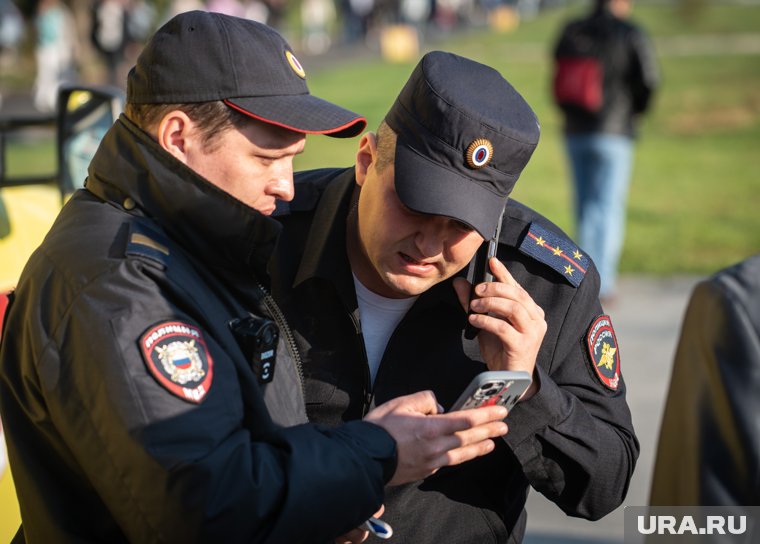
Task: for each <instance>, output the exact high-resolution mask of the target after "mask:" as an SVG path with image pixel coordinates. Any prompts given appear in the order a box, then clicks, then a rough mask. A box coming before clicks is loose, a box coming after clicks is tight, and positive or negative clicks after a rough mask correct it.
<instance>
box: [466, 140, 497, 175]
mask: <svg viewBox="0 0 760 544" xmlns="http://www.w3.org/2000/svg"><path fill="white" fill-rule="evenodd" d="M492 156H493V145H491V142H489V141H488V140H486V139H485V138H478V139H477V140H475V141H473V142H472V143H471V144H470V145H469V146H467V154H466V158H467V166H469V167H470V168H483V167H484V166H487V165H488V163H489V162H491V157H492Z"/></svg>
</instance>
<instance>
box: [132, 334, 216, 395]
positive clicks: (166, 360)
mask: <svg viewBox="0 0 760 544" xmlns="http://www.w3.org/2000/svg"><path fill="white" fill-rule="evenodd" d="M140 351H141V352H142V355H143V359H144V360H145V365H146V366H147V367H148V370H150V373H151V374H153V377H154V378H156V380H158V383H160V384H161V385H162V386H163V387H164V388H165V389H167V390H168V391H169V392H170V393H172V394H174V395H176V396H178V397H179V398H181V399H183V400H186V401H189V402H194V403H196V404H198V403H200V402H201V401H202V400H203V398H204V397H205V396H206V394H207V393H208V392H209V390H210V389H211V380H212V378H213V375H214V373H213V366H214V365H213V361H212V359H211V354H210V353H209V352H208V348H207V347H206V342H205V341H204V340H203V335H202V334H201V331H200V330H199V329H198V328H197V327H194V326H193V325H188V324H187V323H182V322H180V321H164V322H161V323H158V324H156V325H154V326H152V327H151V328H150V329H148V330H147V331H146V332H145V334H143V335H142V337H140Z"/></svg>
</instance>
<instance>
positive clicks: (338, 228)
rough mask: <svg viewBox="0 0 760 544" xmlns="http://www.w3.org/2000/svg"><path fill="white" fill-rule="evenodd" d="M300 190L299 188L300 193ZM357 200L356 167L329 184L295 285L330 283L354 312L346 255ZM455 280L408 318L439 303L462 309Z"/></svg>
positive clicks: (423, 298)
mask: <svg viewBox="0 0 760 544" xmlns="http://www.w3.org/2000/svg"><path fill="white" fill-rule="evenodd" d="M299 190H300V189H299V187H298V186H296V193H298V191H299ZM357 197H358V186H357V185H356V177H355V176H354V169H353V168H349V169H347V170H345V171H344V172H343V173H341V174H339V175H338V176H336V177H335V179H333V180H332V181H331V182H330V183H329V184H328V185H327V187H326V188H325V190H324V192H323V194H322V196H321V199H320V200H319V203H318V204H317V206H316V209H315V212H314V218H313V220H312V222H311V225H312V228H311V230H310V232H309V236H308V238H307V240H306V245H305V249H304V254H303V257H302V258H301V262H300V265H299V267H298V271H297V273H296V276H295V280H294V282H293V287H294V288H296V287H298V286H299V285H301V284H303V283H305V282H307V281H309V280H311V279H314V278H319V279H323V280H327V281H330V282H331V283H332V284H333V285H334V286H335V289H336V290H337V291H338V293H339V295H340V297H341V298H342V300H343V302H344V303H345V304H346V307H347V308H348V309H349V310H350V311H354V310H355V309H356V307H357V302H356V292H355V289H354V283H353V277H352V275H351V265H350V263H349V261H348V254H347V253H346V222H347V218H348V214H349V213H350V211H351V208H352V207H353V206H354V204H355V202H356V199H357ZM451 281H452V280H451V279H449V280H446V281H444V282H441V283H439V284H437V285H435V286H433V287H432V288H431V289H429V290H428V291H426V292H425V293H423V294H422V295H421V296H420V297H419V298H418V299H417V301H416V302H415V304H414V306H412V308H411V309H410V311H409V313H408V315H410V314H412V313H413V312H414V313H416V311H417V310H419V309H422V308H426V307H428V306H429V305H431V304H434V303H435V302H436V301H444V302H446V303H448V304H453V305H455V306H456V307H458V308H461V305H460V304H459V301H458V300H457V298H456V293H455V291H454V288H453V287H452V285H451Z"/></svg>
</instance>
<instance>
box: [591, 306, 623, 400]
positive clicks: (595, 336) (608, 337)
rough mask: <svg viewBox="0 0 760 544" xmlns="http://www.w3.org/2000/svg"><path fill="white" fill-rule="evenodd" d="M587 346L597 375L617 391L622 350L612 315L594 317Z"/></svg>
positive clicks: (607, 385)
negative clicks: (613, 325) (613, 326)
mask: <svg viewBox="0 0 760 544" xmlns="http://www.w3.org/2000/svg"><path fill="white" fill-rule="evenodd" d="M586 346H587V347H588V354H589V358H590V363H591V368H593V369H594V374H595V375H596V377H597V378H599V380H601V382H602V384H604V385H605V386H606V387H608V388H609V389H612V390H613V391H617V388H618V386H619V385H620V352H619V351H618V343H617V338H616V337H615V330H614V329H613V328H612V320H611V319H610V316H608V315H600V316H599V317H597V318H596V319H594V321H593V322H592V323H591V326H590V327H589V328H588V333H587V334H586Z"/></svg>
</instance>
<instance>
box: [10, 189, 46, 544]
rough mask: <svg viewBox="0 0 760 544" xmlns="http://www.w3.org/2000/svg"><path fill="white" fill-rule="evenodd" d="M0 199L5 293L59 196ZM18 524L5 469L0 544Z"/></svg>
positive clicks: (37, 192) (35, 193)
mask: <svg viewBox="0 0 760 544" xmlns="http://www.w3.org/2000/svg"><path fill="white" fill-rule="evenodd" d="M0 198H2V199H3V202H4V204H5V209H6V211H7V212H8V219H9V220H10V225H11V231H10V234H9V235H8V236H6V237H5V238H2V239H0V291H7V290H9V289H10V288H12V287H14V286H15V285H16V283H17V282H18V278H19V276H20V275H21V270H22V269H23V268H24V265H25V264H26V261H27V260H28V259H29V256H30V255H31V254H32V252H33V251H34V250H35V249H36V248H37V246H39V245H40V243H41V242H42V239H43V238H44V237H45V234H47V231H48V230H50V226H51V225H52V224H53V221H54V220H55V217H56V216H57V215H58V211H59V210H60V208H61V194H60V193H59V191H58V187H56V186H55V185H29V186H24V187H12V188H8V189H2V190H0ZM0 447H2V446H0ZM20 523H21V515H20V514H19V507H18V501H17V500H16V489H15V487H14V486H13V478H12V477H11V471H10V469H9V468H7V467H6V469H5V471H3V473H2V474H0V542H10V541H11V538H13V536H14V535H15V534H16V531H17V530H18V526H19V524H20Z"/></svg>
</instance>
